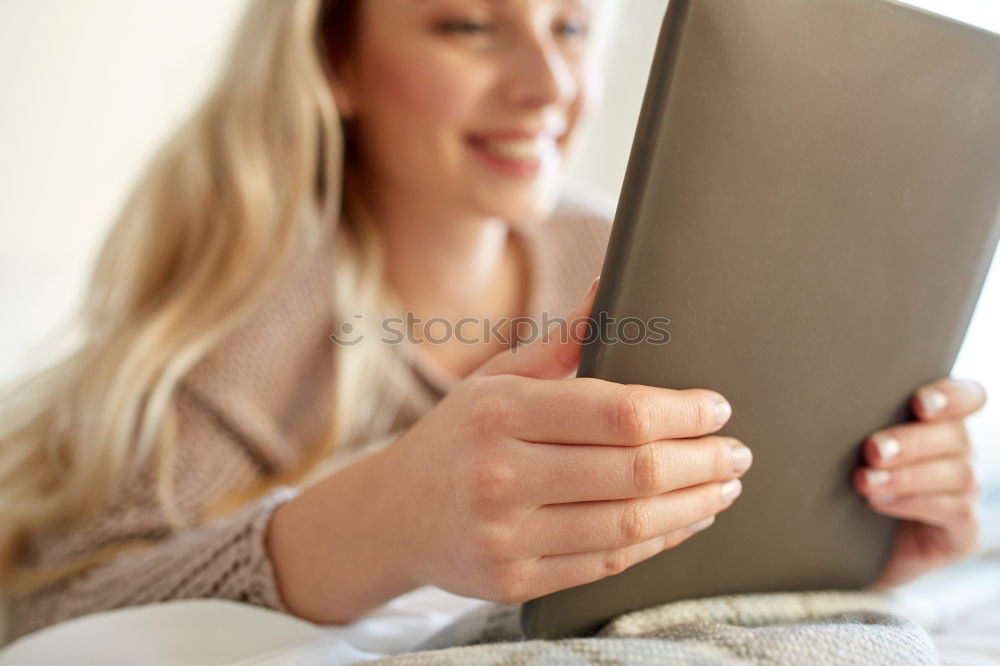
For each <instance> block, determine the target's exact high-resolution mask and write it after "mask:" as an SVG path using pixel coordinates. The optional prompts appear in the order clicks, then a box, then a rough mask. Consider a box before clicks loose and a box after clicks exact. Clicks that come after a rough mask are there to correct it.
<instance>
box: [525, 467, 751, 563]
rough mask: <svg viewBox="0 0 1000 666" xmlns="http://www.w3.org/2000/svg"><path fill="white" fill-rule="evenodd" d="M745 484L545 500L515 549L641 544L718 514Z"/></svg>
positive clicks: (552, 551) (588, 549)
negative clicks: (645, 494)
mask: <svg viewBox="0 0 1000 666" xmlns="http://www.w3.org/2000/svg"><path fill="white" fill-rule="evenodd" d="M741 490H742V484H741V482H740V480H739V479H733V480H731V481H727V482H726V483H721V482H713V483H705V484H701V485H699V486H694V487H692V488H685V489H682V490H675V491H673V492H670V493H666V494H664V495H657V496H655V497H645V498H640V499H630V500H624V501H613V502H576V503H573V504H551V505H548V506H543V507H540V508H539V509H537V510H535V511H534V512H532V513H531V515H530V517H528V518H526V519H525V524H524V525H523V531H522V532H521V538H520V539H519V543H520V546H519V547H520V548H521V549H522V551H521V552H519V553H517V555H519V556H521V557H525V556H529V555H537V554H538V553H541V554H543V555H567V554H574V553H584V554H587V553H590V554H593V553H595V552H599V551H606V550H610V549H618V548H625V547H627V546H634V545H638V544H641V543H644V542H646V541H649V540H650V539H654V538H656V537H657V536H662V535H664V534H667V533H669V532H673V531H674V530H678V529H681V528H682V527H684V526H686V525H691V524H693V523H696V522H698V521H700V520H703V519H705V518H707V517H709V516H713V515H715V514H716V513H718V512H719V511H722V510H723V509H726V508H728V507H729V506H731V505H732V503H733V501H734V500H735V499H736V497H738V496H739V494H740V491H741Z"/></svg>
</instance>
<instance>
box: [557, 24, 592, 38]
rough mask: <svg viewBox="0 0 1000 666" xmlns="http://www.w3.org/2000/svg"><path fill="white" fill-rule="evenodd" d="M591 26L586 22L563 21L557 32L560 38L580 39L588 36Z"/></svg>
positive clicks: (558, 25)
mask: <svg viewBox="0 0 1000 666" xmlns="http://www.w3.org/2000/svg"><path fill="white" fill-rule="evenodd" d="M589 29H590V26H589V25H588V24H587V22H586V21H562V22H560V23H558V24H557V25H556V27H555V32H556V34H557V35H559V36H560V37H568V38H570V39H579V38H581V37H586V36H587V31H588V30H589Z"/></svg>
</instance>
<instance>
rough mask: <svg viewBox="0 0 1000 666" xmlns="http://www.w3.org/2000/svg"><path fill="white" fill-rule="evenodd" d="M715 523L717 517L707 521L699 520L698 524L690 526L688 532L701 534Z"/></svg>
mask: <svg viewBox="0 0 1000 666" xmlns="http://www.w3.org/2000/svg"><path fill="white" fill-rule="evenodd" d="M714 522H715V516H709V517H708V518H706V519H705V520H699V521H698V522H697V523H693V524H691V525H688V532H700V531H702V530H703V529H705V528H706V527H708V526H709V525H711V524H712V523H714Z"/></svg>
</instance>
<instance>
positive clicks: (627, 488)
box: [511, 435, 753, 506]
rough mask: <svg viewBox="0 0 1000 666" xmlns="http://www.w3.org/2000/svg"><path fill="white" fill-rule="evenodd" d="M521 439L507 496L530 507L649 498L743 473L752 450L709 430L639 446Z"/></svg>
mask: <svg viewBox="0 0 1000 666" xmlns="http://www.w3.org/2000/svg"><path fill="white" fill-rule="evenodd" d="M567 446H570V445H566V444H534V443H526V444H524V445H523V447H522V453H521V454H520V455H519V456H518V460H517V465H518V468H519V469H524V470H532V473H526V474H521V475H518V476H517V479H516V480H515V481H514V486H515V489H514V491H513V492H512V493H511V495H512V496H514V497H517V498H519V500H523V501H524V502H525V504H527V505H531V506H543V505H546V504H565V503H569V502H589V501H602V500H604V501H606V500H624V499H631V498H636V497H650V496H653V495H662V494H663V493H666V492H670V491H671V490H677V489H680V488H687V487H690V486H694V485H698V484H701V483H707V482H709V481H716V480H726V479H730V478H734V477H736V476H737V475H740V474H743V473H744V472H746V470H747V469H748V468H749V467H750V465H751V464H752V462H753V454H752V453H751V452H750V449H748V448H747V447H746V446H744V445H743V444H741V443H740V442H739V440H736V439H733V438H732V437H720V436H717V435H710V436H707V437H700V438H697V439H680V440H666V441H658V442H650V443H649V444H644V445H642V446H635V447H631V446H630V447H623V446H574V447H572V448H570V449H569V450H567Z"/></svg>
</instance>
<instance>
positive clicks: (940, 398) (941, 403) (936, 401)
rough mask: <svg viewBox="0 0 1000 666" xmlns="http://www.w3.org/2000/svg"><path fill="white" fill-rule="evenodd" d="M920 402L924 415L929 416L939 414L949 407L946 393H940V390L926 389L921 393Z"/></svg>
mask: <svg viewBox="0 0 1000 666" xmlns="http://www.w3.org/2000/svg"><path fill="white" fill-rule="evenodd" d="M919 400H920V407H921V408H922V409H923V410H924V414H926V415H928V416H931V415H933V414H937V413H938V412H940V411H941V410H942V409H944V408H945V407H947V406H948V396H947V395H945V393H944V391H939V390H938V389H924V390H922V391H920V395H919Z"/></svg>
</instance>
